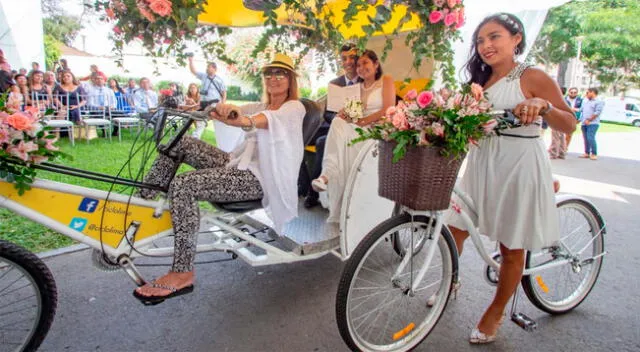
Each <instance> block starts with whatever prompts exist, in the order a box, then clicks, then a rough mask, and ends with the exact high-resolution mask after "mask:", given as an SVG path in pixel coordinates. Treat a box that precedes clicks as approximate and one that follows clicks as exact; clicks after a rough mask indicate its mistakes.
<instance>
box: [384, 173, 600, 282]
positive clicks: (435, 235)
mask: <svg viewBox="0 0 640 352" xmlns="http://www.w3.org/2000/svg"><path fill="white" fill-rule="evenodd" d="M453 193H454V194H455V195H457V196H458V198H459V199H460V200H461V201H462V202H463V203H464V204H465V205H466V206H467V208H468V209H469V210H470V211H472V212H473V213H476V208H475V205H474V203H473V200H472V199H471V198H470V197H469V196H468V195H467V194H466V193H464V192H463V191H462V190H461V189H460V188H459V187H458V186H457V185H456V186H455V187H454V189H453ZM568 198H578V199H581V200H583V201H585V202H587V203H589V202H588V201H587V200H586V199H583V198H581V197H577V196H574V195H556V204H557V203H559V202H561V201H563V200H565V199H568ZM403 210H404V211H406V212H408V213H409V214H411V216H412V217H415V216H427V217H429V218H430V219H431V221H430V223H429V226H428V227H427V232H426V233H428V234H430V235H429V238H428V239H427V241H430V242H432V244H433V245H431V246H428V252H427V256H426V259H425V260H424V263H422V266H421V267H420V271H419V272H418V275H417V276H416V279H415V281H414V283H413V284H412V287H411V290H412V291H415V290H416V289H417V288H418V286H419V285H420V283H421V282H422V279H423V278H424V275H425V274H426V272H427V271H428V269H429V265H430V264H431V260H432V259H433V255H434V254H435V250H436V247H437V246H436V245H435V244H436V243H438V240H439V239H440V236H441V231H442V226H444V217H445V211H442V210H439V211H417V210H412V209H407V208H404V209H403ZM456 212H457V213H458V214H459V215H460V217H461V219H462V221H463V223H464V225H465V228H466V230H467V231H468V232H469V236H470V237H471V240H472V241H473V245H474V247H475V248H476V250H477V251H478V253H479V254H480V257H481V258H482V260H483V261H484V262H485V263H486V264H487V265H488V266H490V267H492V268H494V269H495V270H496V271H499V270H500V263H498V262H497V261H495V260H494V259H493V258H492V257H491V255H489V253H488V252H487V250H486V249H485V248H484V245H483V243H482V239H481V238H480V235H481V234H480V232H479V231H478V229H477V226H476V224H475V223H474V222H473V220H472V219H471V217H470V216H469V214H468V213H467V212H465V210H464V209H462V208H460V209H459V211H456ZM434 219H435V225H433V227H432V228H431V225H432V224H433V221H434ZM599 220H600V223H601V224H602V226H601V228H600V231H599V232H598V234H597V235H596V236H594V239H595V238H596V237H597V236H600V235H602V234H603V233H604V232H605V229H606V226H605V225H604V220H602V218H600V219H599ZM592 241H593V240H592ZM560 243H561V245H563V244H562V242H560ZM587 247H588V244H587V245H586V246H585V247H583V248H582V249H581V250H579V251H578V252H577V253H572V254H578V255H579V254H580V253H582V251H584V250H585V249H586V248H587ZM408 253H413V250H410V251H408ZM604 254H606V252H604V253H602V254H600V255H599V256H602V255H604ZM411 257H412V256H411V255H407V256H405V257H404V258H403V259H402V262H401V263H400V265H399V266H398V268H397V269H396V272H395V275H394V279H395V278H398V277H399V275H400V273H402V272H403V270H404V269H405V267H406V266H407V265H408V263H409V261H410V259H411ZM591 259H596V258H595V257H594V258H591ZM571 262H572V260H571V259H569V258H564V259H558V260H553V261H551V262H548V263H546V264H542V265H539V266H536V267H535V268H531V269H524V270H523V272H522V275H523V276H526V275H532V274H535V273H538V272H541V271H544V270H547V269H550V268H553V267H556V266H562V265H566V264H569V263H571Z"/></svg>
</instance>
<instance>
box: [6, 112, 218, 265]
mask: <svg viewBox="0 0 640 352" xmlns="http://www.w3.org/2000/svg"><path fill="white" fill-rule="evenodd" d="M135 133H136V131H135V130H132V132H131V133H130V131H129V130H125V131H123V134H122V136H123V137H122V142H118V138H117V137H114V138H113V141H112V142H111V143H110V142H109V140H108V139H105V138H102V137H101V138H97V139H93V140H91V141H90V142H89V143H87V142H86V141H84V140H76V143H75V146H71V144H70V143H69V141H68V139H67V138H63V139H61V140H60V141H59V142H58V146H59V147H60V148H61V150H62V151H64V152H65V153H67V154H69V155H71V156H72V157H73V160H61V161H59V163H61V164H64V165H67V166H71V167H76V168H79V169H86V170H90V171H95V172H102V173H105V174H109V175H116V174H117V173H118V171H119V170H120V168H121V167H122V165H123V163H124V162H125V161H126V160H127V159H128V158H129V153H130V150H131V147H132V145H133V142H134V139H135V137H134V135H135ZM203 140H205V141H207V142H209V143H212V144H215V136H214V133H213V129H212V124H209V127H208V128H207V130H206V131H205V133H204V135H203ZM138 145H139V144H138ZM155 154H156V153H155V151H153V154H152V155H151V157H150V159H151V158H155ZM137 159H138V160H134V162H133V163H132V165H133V167H132V168H133V169H134V170H135V169H136V165H137V167H138V168H140V161H141V160H139V159H140V157H138V158H137ZM136 162H137V163H136ZM150 165H151V162H148V163H147V166H150ZM188 169H190V167H188V166H187V165H183V166H182V167H181V169H180V170H179V172H181V171H185V170H188ZM121 175H122V177H128V176H129V172H128V171H127V172H124V173H122V174H121ZM38 177H39V178H45V179H50V180H54V181H58V182H65V183H71V184H75V185H79V186H84V187H91V188H96V189H101V190H109V188H110V187H111V184H109V183H106V182H100V181H93V180H87V179H83V178H79V177H74V176H67V175H62V174H57V173H52V172H46V171H39V172H38ZM0 239H4V240H8V241H11V242H13V243H17V244H19V245H21V246H23V247H25V248H27V249H29V250H30V251H33V252H36V253H37V252H42V251H46V250H50V249H55V248H60V247H64V246H68V245H71V244H73V243H74V242H73V241H72V240H71V239H69V238H68V237H66V236H63V235H60V234H58V233H57V232H55V231H52V230H50V229H48V228H47V227H44V226H42V225H40V224H38V223H35V222H33V221H31V220H28V219H25V218H23V217H21V216H16V215H15V214H14V213H12V212H11V211H9V210H7V209H4V208H0Z"/></svg>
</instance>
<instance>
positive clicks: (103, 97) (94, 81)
mask: <svg viewBox="0 0 640 352" xmlns="http://www.w3.org/2000/svg"><path fill="white" fill-rule="evenodd" d="M85 90H86V93H87V109H88V110H90V111H104V110H107V111H108V110H109V108H111V109H115V108H116V95H115V93H114V92H113V91H112V90H111V88H109V87H106V86H105V81H104V78H103V77H102V76H100V75H97V74H93V75H91V84H88V85H86V86H85Z"/></svg>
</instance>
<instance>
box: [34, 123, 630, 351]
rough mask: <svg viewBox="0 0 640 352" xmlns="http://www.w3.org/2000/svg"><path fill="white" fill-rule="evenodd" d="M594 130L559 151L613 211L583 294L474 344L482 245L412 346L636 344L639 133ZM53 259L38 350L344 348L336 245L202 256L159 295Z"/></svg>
mask: <svg viewBox="0 0 640 352" xmlns="http://www.w3.org/2000/svg"><path fill="white" fill-rule="evenodd" d="M598 137H599V138H598V139H599V142H600V146H601V147H600V148H601V152H600V154H601V158H600V160H598V161H596V162H594V161H590V160H584V159H578V158H577V155H578V153H579V152H580V148H581V144H582V143H581V141H579V140H577V141H575V142H574V143H573V145H572V146H571V150H572V151H573V153H572V154H570V155H569V156H568V158H567V160H557V161H553V167H554V172H555V173H556V174H557V175H558V176H559V177H560V179H561V180H562V183H563V190H564V191H570V192H574V193H579V194H583V195H585V196H587V197H588V198H589V199H591V200H592V201H593V202H594V203H595V204H596V205H597V207H598V208H599V209H600V210H601V212H602V214H603V215H604V218H605V219H606V220H607V223H608V234H607V238H606V248H607V250H608V251H609V255H608V256H606V258H605V262H604V266H603V269H602V272H601V274H600V279H599V282H598V284H597V286H596V287H595V288H594V290H593V291H592V293H591V295H590V296H589V297H588V299H587V300H586V301H585V302H584V303H583V304H582V305H581V306H580V307H579V308H578V309H576V310H575V311H573V312H572V313H570V314H567V315H564V316H557V317H551V316H549V315H547V314H545V313H543V312H540V311H538V310H537V309H536V308H534V307H533V306H532V305H531V304H530V303H528V302H527V301H526V299H525V300H524V301H522V302H523V303H522V304H521V308H522V309H521V310H522V311H524V312H525V313H526V314H528V315H529V316H531V317H532V318H534V319H536V320H537V321H538V324H539V329H538V330H537V331H535V332H533V333H527V332H525V331H523V330H521V329H520V328H519V327H517V326H516V325H515V324H512V323H505V326H504V327H503V328H502V330H501V332H500V335H499V340H498V341H497V342H496V343H495V344H493V345H491V346H484V347H472V346H469V344H468V343H467V340H466V339H467V336H468V334H469V331H470V329H471V328H472V327H473V326H474V324H475V323H476V321H477V320H478V319H479V317H480V315H481V313H482V311H483V308H484V307H485V306H486V305H487V304H488V302H489V300H490V297H491V296H492V293H493V288H492V287H490V286H488V285H487V284H486V283H485V282H484V281H483V279H482V277H481V272H482V269H483V264H482V263H481V260H480V259H479V257H478V256H477V255H476V254H475V253H474V252H473V251H467V252H465V255H464V256H463V257H462V261H461V277H462V281H463V286H462V289H461V291H460V293H459V294H458V299H457V300H455V301H452V302H451V303H450V305H449V307H448V308H447V311H446V312H445V315H444V316H443V318H442V319H441V321H440V323H439V325H438V326H437V327H436V329H435V330H434V331H433V333H432V334H431V336H430V337H429V338H428V339H427V340H426V341H425V342H424V343H423V344H422V345H420V346H419V347H418V348H417V349H416V350H417V351H471V350H473V351H567V350H575V351H640V295H638V292H639V291H640V284H639V282H640V280H639V279H640V276H639V274H638V268H639V267H640V254H639V253H640V238H639V236H640V233H639V231H638V228H640V211H639V210H640V172H639V170H640V133H633V134H630V133H629V134H601V135H599V136H598ZM468 248H471V247H468ZM216 256H217V257H219V255H214V256H210V257H216ZM207 258H209V257H207V256H204V257H202V258H200V259H207ZM46 262H47V264H48V265H49V266H50V268H51V269H52V271H53V273H54V276H55V277H56V280H57V283H58V290H59V297H60V302H59V307H58V314H57V317H56V320H55V321H54V324H53V327H52V329H51V331H50V333H49V335H48V337H47V339H46V340H45V342H44V344H43V346H42V349H41V350H42V351H345V350H346V347H345V345H344V344H343V342H342V340H341V338H340V335H339V333H338V329H337V327H336V323H335V313H334V309H335V308H334V304H335V293H336V288H337V284H338V280H339V276H340V273H341V270H342V268H343V264H342V263H341V262H340V261H339V260H338V259H336V258H335V257H332V256H328V257H325V258H321V259H318V260H315V261H311V262H306V263H299V264H294V265H276V266H270V267H264V268H251V267H249V266H248V265H246V264H245V263H243V262H241V261H233V262H225V263H220V264H207V265H200V266H198V267H197V274H198V282H197V287H196V290H195V291H194V293H193V294H191V295H187V296H184V297H183V298H178V299H173V300H171V301H167V302H166V303H164V304H161V305H159V306H155V307H144V306H142V305H141V304H140V303H138V301H137V300H135V299H134V298H133V297H132V296H131V290H132V289H133V284H132V283H131V282H130V281H129V280H128V279H127V278H126V277H125V275H124V274H123V273H121V272H115V273H103V272H100V271H98V270H96V269H94V268H93V267H92V266H91V262H90V259H89V255H88V252H87V251H84V252H78V253H74V254H69V255H64V256H59V257H54V258H50V259H47V261H46ZM165 270H166V268H164V267H163V268H152V269H148V270H147V268H145V273H146V274H147V275H149V276H154V275H157V274H160V273H163V272H164V271H165Z"/></svg>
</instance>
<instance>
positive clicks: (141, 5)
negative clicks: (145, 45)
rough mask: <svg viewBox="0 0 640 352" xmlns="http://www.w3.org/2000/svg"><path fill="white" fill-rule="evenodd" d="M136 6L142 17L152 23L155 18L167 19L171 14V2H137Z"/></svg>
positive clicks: (168, 0)
mask: <svg viewBox="0 0 640 352" xmlns="http://www.w3.org/2000/svg"><path fill="white" fill-rule="evenodd" d="M136 6H137V7H138V11H140V14H141V15H142V17H144V18H146V19H147V20H148V21H149V22H152V23H153V22H155V21H156V16H160V17H168V16H170V15H171V13H172V12H173V9H172V4H171V0H137V1H136ZM154 14H155V15H154ZM107 16H108V14H107Z"/></svg>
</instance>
